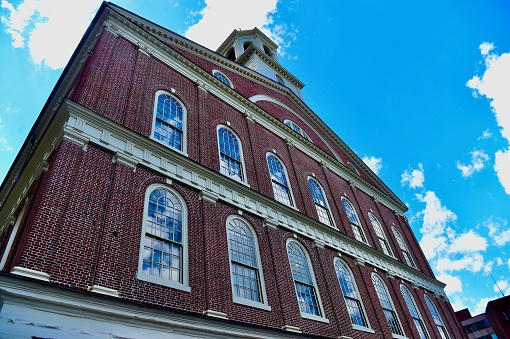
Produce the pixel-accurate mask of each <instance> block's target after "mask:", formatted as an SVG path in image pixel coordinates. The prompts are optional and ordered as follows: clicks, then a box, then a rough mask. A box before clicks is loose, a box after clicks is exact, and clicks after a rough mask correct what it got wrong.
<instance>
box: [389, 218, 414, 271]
mask: <svg viewBox="0 0 510 339" xmlns="http://www.w3.org/2000/svg"><path fill="white" fill-rule="evenodd" d="M392 229H393V234H394V235H395V239H397V243H398V246H399V247H400V250H402V254H403V255H404V258H405V260H406V262H407V265H409V266H411V267H414V268H416V264H415V263H414V260H413V257H411V253H409V250H408V249H407V245H406V243H405V241H404V238H403V237H402V234H400V232H399V231H398V230H397V228H396V227H395V226H393V227H392Z"/></svg>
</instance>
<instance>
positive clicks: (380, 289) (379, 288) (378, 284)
mask: <svg viewBox="0 0 510 339" xmlns="http://www.w3.org/2000/svg"><path fill="white" fill-rule="evenodd" d="M372 282H373V284H374V287H375V290H376V292H377V296H378V297H379V301H380V302H381V306H382V308H383V311H384V315H385V317H386V320H387V321H388V324H389V326H390V329H391V332H392V333H394V334H398V335H404V333H403V331H402V328H401V327H400V323H399V321H398V319H397V316H396V314H395V310H394V308H393V304H392V303H391V299H390V296H389V294H388V291H387V290H386V287H385V286H384V284H383V282H382V281H381V279H379V277H378V276H376V275H372Z"/></svg>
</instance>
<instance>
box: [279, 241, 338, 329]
mask: <svg viewBox="0 0 510 339" xmlns="http://www.w3.org/2000/svg"><path fill="white" fill-rule="evenodd" d="M291 242H293V243H296V244H297V245H298V246H299V247H300V248H301V250H302V251H303V253H304V255H305V258H306V261H307V264H308V269H309V270H310V275H311V277H312V283H313V288H314V290H315V293H316V294H317V296H316V297H317V304H318V305H317V306H318V307H319V310H320V315H315V314H310V313H306V312H302V311H301V308H300V307H299V301H298V299H297V298H298V292H297V290H296V283H295V280H294V277H293V275H292V266H291V264H290V257H289V244H290V243H291ZM285 250H286V251H287V260H288V261H289V268H290V275H291V277H292V284H293V285H294V291H295V292H296V302H297V303H298V308H299V313H300V315H301V317H302V318H306V319H310V320H316V321H320V322H323V323H327V324H329V319H327V318H326V316H325V314H324V307H323V306H322V299H321V295H320V292H319V288H318V286H317V280H316V279H315V273H314V271H313V266H312V261H311V260H310V255H309V254H308V251H307V250H306V249H305V247H304V246H303V245H301V243H300V242H299V241H297V240H294V239H287V243H286V245H285Z"/></svg>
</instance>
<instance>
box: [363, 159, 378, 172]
mask: <svg viewBox="0 0 510 339" xmlns="http://www.w3.org/2000/svg"><path fill="white" fill-rule="evenodd" d="M363 162H364V163H365V164H367V166H368V167H369V168H370V169H371V170H372V171H373V172H374V173H375V174H379V170H380V169H381V168H382V159H381V158H376V157H374V156H373V155H372V156H370V157H363Z"/></svg>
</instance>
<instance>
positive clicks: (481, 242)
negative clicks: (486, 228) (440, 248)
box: [448, 230, 487, 253]
mask: <svg viewBox="0 0 510 339" xmlns="http://www.w3.org/2000/svg"><path fill="white" fill-rule="evenodd" d="M486 249H487V240H485V238H484V237H482V236H480V235H478V234H476V233H475V232H474V231H473V230H469V231H468V232H466V233H462V234H461V235H459V236H456V237H454V238H453V239H452V242H451V245H450V247H449V248H448V251H449V252H450V253H472V252H478V251H485V250H486Z"/></svg>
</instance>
